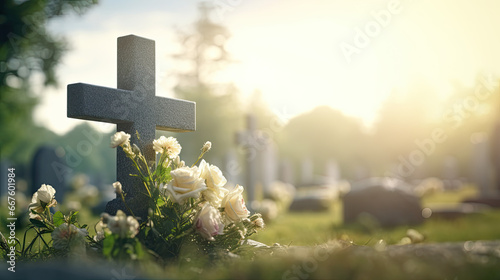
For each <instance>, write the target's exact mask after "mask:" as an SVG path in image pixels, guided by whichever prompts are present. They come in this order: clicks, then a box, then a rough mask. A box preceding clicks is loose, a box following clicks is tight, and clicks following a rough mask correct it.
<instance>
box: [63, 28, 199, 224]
mask: <svg viewBox="0 0 500 280" xmlns="http://www.w3.org/2000/svg"><path fill="white" fill-rule="evenodd" d="M117 69H118V75H117V82H118V86H117V87H118V88H117V89H113V88H106V87H101V86H94V85H89V84H82V83H77V84H71V85H68V108H67V109H68V117H70V118H77V119H83V120H92V121H100V122H107V123H114V124H116V125H117V131H124V132H126V133H128V134H130V135H131V136H132V138H131V142H132V143H135V144H137V145H138V146H139V148H140V149H141V151H142V153H143V154H144V156H145V157H146V159H147V161H148V162H150V163H152V164H154V162H155V152H154V150H153V145H152V141H153V140H154V139H155V132H156V130H157V129H158V130H164V131H176V132H181V131H193V130H195V129H196V116H195V111H196V109H195V107H196V105H195V103H194V102H190V101H183V100H178V99H172V98H164V97H159V96H156V95H155V86H156V85H155V42H154V41H153V40H149V39H145V38H141V37H138V36H135V35H128V36H124V37H119V38H118V67H117ZM136 132H138V133H139V135H140V140H137V141H136V139H137V138H136V137H135V135H136ZM135 173H137V171H136V170H135V168H134V167H133V165H132V164H131V162H130V159H128V158H127V157H126V155H125V153H124V152H123V151H122V150H121V149H117V168H116V177H117V180H118V181H120V182H121V183H122V186H123V190H124V191H125V192H126V193H127V200H128V202H127V204H128V205H129V207H130V208H131V209H132V211H134V210H135V211H134V214H135V215H136V216H141V217H145V216H146V215H147V209H146V205H145V203H143V197H142V196H143V195H144V194H143V191H142V188H143V186H142V184H141V182H140V179H139V178H137V177H131V176H130V175H129V174H135ZM118 209H121V210H124V211H125V212H128V211H127V209H125V207H124V205H123V203H122V201H121V199H120V198H116V199H114V200H112V201H110V202H109V203H108V205H107V207H106V212H108V213H110V214H115V213H116V211H117V210H118Z"/></svg>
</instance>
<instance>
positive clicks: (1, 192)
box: [0, 160, 13, 207]
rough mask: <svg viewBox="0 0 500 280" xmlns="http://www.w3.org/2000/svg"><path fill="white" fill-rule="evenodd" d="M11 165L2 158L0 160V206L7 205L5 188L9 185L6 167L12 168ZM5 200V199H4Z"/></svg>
mask: <svg viewBox="0 0 500 280" xmlns="http://www.w3.org/2000/svg"><path fill="white" fill-rule="evenodd" d="M12 167H13V166H11V165H10V163H9V162H8V161H7V160H2V161H0V172H1V173H0V174H1V175H0V180H1V181H0V206H2V207H3V206H4V205H7V204H6V203H7V198H5V197H6V196H7V190H8V187H9V183H8V178H9V177H8V174H9V171H8V168H12ZM4 200H5V201H4Z"/></svg>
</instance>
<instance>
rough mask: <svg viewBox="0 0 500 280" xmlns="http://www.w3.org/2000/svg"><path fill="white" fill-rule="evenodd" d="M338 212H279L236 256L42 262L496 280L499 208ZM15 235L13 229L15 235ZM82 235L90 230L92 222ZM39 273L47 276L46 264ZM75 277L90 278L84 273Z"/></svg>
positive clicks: (203, 273) (148, 269)
mask: <svg viewBox="0 0 500 280" xmlns="http://www.w3.org/2000/svg"><path fill="white" fill-rule="evenodd" d="M475 194H476V189H475V188H473V187H465V188H463V189H461V190H459V191H449V192H446V193H438V194H434V195H431V196H429V197H427V198H425V199H424V200H423V207H426V206H427V205H432V204H435V203H448V204H454V203H459V202H460V201H462V200H463V199H464V198H468V197H470V196H474V195H475ZM341 211H342V205H341V202H340V201H337V202H335V204H334V205H332V207H331V208H330V210H329V211H327V212H301V213H297V212H288V213H282V214H281V215H280V216H279V217H278V218H277V219H276V220H274V221H272V222H271V223H268V224H267V225H266V229H265V230H263V231H260V232H259V233H258V234H257V235H254V237H255V238H254V239H255V240H257V241H260V242H263V243H265V244H267V245H270V246H271V247H270V248H257V249H249V250H248V251H247V252H246V253H245V255H242V256H240V257H236V256H230V257H228V256H224V257H219V258H218V259H217V261H213V260H210V258H208V257H206V258H202V257H200V258H197V259H196V260H194V259H192V258H186V257H183V256H181V257H179V259H178V260H177V261H175V262H172V263H168V264H165V266H161V265H158V264H156V263H155V262H153V261H150V260H147V261H141V262H139V263H135V264H128V265H124V264H115V263H107V262H102V261H100V260H98V261H96V260H92V259H91V258H89V259H88V262H82V261H81V260H78V262H77V263H70V266H66V265H65V266H61V265H57V263H58V262H55V263H54V261H52V262H49V263H48V264H47V265H48V266H49V267H50V266H53V267H54V269H55V270H54V271H57V273H66V271H67V270H72V269H73V268H71V269H68V268H67V267H75V270H76V271H79V272H76V273H87V271H88V268H89V267H92V268H93V269H92V271H93V273H96V274H95V277H102V276H103V275H110V276H109V277H108V276H106V277H105V278H107V279H111V278H113V277H114V278H116V277H117V276H116V273H118V274H122V276H123V277H125V276H127V277H129V278H126V279H143V278H147V279H155V278H166V279H178V278H186V277H187V278H199V277H203V278H208V279H213V278H214V279H223V278H224V279H226V278H227V279H317V278H322V279H499V278H500V268H499V267H500V242H498V241H495V240H499V239H500V238H499V237H500V223H499V222H498V221H500V210H488V211H485V212H484V213H479V214H471V215H466V216H464V217H459V218H456V219H451V220H445V219H439V218H432V217H431V218H429V219H428V220H426V221H425V222H424V223H423V224H421V225H416V226H399V227H394V228H380V227H378V226H377V225H376V224H375V223H373V222H371V221H369V220H367V221H360V222H359V223H355V224H350V225H343V224H342V220H341V219H342V218H341V217H342V213H341ZM1 216H2V217H6V215H1ZM79 216H80V218H79V220H80V221H81V222H82V223H87V224H89V225H93V224H94V223H95V222H96V221H98V219H99V217H98V216H96V215H93V214H91V212H90V210H88V209H85V208H84V209H82V211H80V213H79ZM5 224H6V223H5V218H2V228H1V230H2V232H6V231H5V230H6V229H5V228H4V225H5ZM409 229H414V230H416V231H417V232H418V233H420V234H422V235H423V236H424V239H423V240H421V241H420V242H419V244H408V245H400V244H401V242H402V241H403V242H406V243H408V241H409V239H408V238H406V239H405V237H407V231H408V230H409ZM21 234H22V231H19V232H18V233H17V236H18V237H20V236H21ZM90 234H91V235H93V234H94V232H93V227H92V226H90ZM28 238H30V237H28ZM49 238H50V237H49ZM382 240H383V241H382ZM479 240H482V241H479ZM488 240H490V241H488ZM275 243H279V244H280V245H278V244H275ZM186 252H189V248H186ZM30 265H31V266H35V267H37V268H40V267H43V266H44V262H37V263H35V264H26V267H25V268H23V267H24V266H25V265H24V264H22V263H21V264H19V265H18V271H19V272H20V273H18V274H17V275H18V276H23V275H24V276H25V275H28V274H25V273H28V271H29V269H28V267H30ZM1 267H2V268H5V269H2V274H4V272H3V271H4V270H6V267H5V264H2V266H1ZM85 267H87V270H86V269H85ZM23 269H24V270H25V271H24V272H23ZM42 270H43V271H45V273H47V276H48V275H50V272H49V270H50V269H48V268H45V269H42ZM61 270H63V272H61ZM53 273H54V272H53ZM110 273H111V274H110ZM9 276H10V275H9ZM82 277H83V278H82V279H87V278H89V279H90V278H91V275H86V276H85V277H84V275H82ZM2 279H3V277H2ZM19 279H21V278H19ZM44 279H45V278H44ZM116 279H119V278H116Z"/></svg>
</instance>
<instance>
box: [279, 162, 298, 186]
mask: <svg viewBox="0 0 500 280" xmlns="http://www.w3.org/2000/svg"><path fill="white" fill-rule="evenodd" d="M279 173H280V174H279V179H280V181H282V182H284V183H287V184H291V185H294V184H295V178H294V173H295V172H294V170H293V165H292V163H291V162H290V160H288V159H283V160H282V161H281V164H280V172H279Z"/></svg>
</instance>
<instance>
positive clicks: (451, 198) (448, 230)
mask: <svg viewBox="0 0 500 280" xmlns="http://www.w3.org/2000/svg"><path fill="white" fill-rule="evenodd" d="M476 193H477V192H476V189H475V188H473V187H466V188H464V189H461V190H459V191H453V192H446V193H437V194H434V195H432V196H429V197H427V198H425V199H423V201H422V205H423V206H424V207H427V206H429V205H432V204H456V203H459V202H460V201H462V200H463V199H464V198H468V197H473V196H475V195H476ZM498 221H500V210H490V211H487V212H485V213H481V214H474V215H468V216H465V217H462V218H458V219H455V220H441V219H436V218H432V217H431V218H430V219H428V220H426V221H425V222H424V223H423V224H421V225H418V226H413V227H409V226H400V227H395V228H388V229H384V228H378V227H374V226H369V225H363V224H352V225H343V224H342V202H341V201H337V202H335V203H334V204H333V205H332V207H331V209H330V211H328V212H320V213H314V212H302V213H296V212H289V213H284V214H282V215H281V216H280V217H279V218H278V219H276V220H275V221H273V222H271V223H269V224H268V225H267V227H266V229H265V230H263V231H261V232H259V233H258V234H257V235H255V239H256V240H257V241H260V242H263V243H265V244H269V245H272V244H274V243H280V244H281V245H304V246H311V245H317V244H322V243H326V242H328V241H330V240H332V239H343V240H350V241H353V242H354V243H355V244H358V245H374V244H375V243H376V242H377V241H379V240H380V239H383V240H385V241H386V242H387V243H388V244H396V243H398V242H399V241H400V240H401V239H402V238H403V237H405V236H406V231H407V230H408V229H409V228H413V229H416V230H417V231H419V232H420V233H422V234H423V235H424V236H425V242H453V241H466V240H494V239H500V223H499V222H498Z"/></svg>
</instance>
